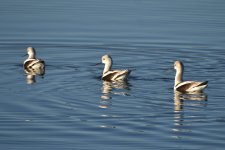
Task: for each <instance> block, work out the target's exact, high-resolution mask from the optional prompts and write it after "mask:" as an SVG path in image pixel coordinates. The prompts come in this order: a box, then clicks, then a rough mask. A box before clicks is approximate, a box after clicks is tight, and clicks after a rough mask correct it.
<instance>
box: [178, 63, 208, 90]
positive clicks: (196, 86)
mask: <svg viewBox="0 0 225 150" xmlns="http://www.w3.org/2000/svg"><path fill="white" fill-rule="evenodd" d="M174 69H175V70H176V75H175V81H174V90H175V91H178V92H181V93H201V92H203V90H204V89H205V88H206V87H207V86H208V81H203V82H200V81H183V72H184V66H183V63H182V62H181V61H175V62H174Z"/></svg>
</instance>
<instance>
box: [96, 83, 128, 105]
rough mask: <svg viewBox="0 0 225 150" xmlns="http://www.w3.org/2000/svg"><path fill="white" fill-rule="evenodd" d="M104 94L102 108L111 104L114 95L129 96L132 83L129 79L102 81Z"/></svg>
mask: <svg viewBox="0 0 225 150" xmlns="http://www.w3.org/2000/svg"><path fill="white" fill-rule="evenodd" d="M101 90H102V95H101V99H102V100H101V105H100V106H99V107H100V108H108V107H109V106H110V105H111V100H110V99H112V97H113V95H121V96H129V90H130V84H129V83H128V82H127V81H114V82H109V81H102V89H101Z"/></svg>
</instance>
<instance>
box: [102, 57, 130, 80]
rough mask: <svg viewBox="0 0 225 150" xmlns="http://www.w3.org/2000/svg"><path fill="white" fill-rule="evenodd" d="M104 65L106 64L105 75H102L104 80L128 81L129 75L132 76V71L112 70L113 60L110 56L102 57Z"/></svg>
mask: <svg viewBox="0 0 225 150" xmlns="http://www.w3.org/2000/svg"><path fill="white" fill-rule="evenodd" d="M102 63H103V64H105V67H104V70H103V73H102V80H106V81H124V80H127V78H128V75H129V74H130V72H131V70H128V69H126V70H111V68H112V64H113V61H112V58H111V57H110V56H109V55H104V56H102Z"/></svg>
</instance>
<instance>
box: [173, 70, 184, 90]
mask: <svg viewBox="0 0 225 150" xmlns="http://www.w3.org/2000/svg"><path fill="white" fill-rule="evenodd" d="M182 81H183V69H180V70H177V71H176V75H175V81H174V82H175V83H174V86H176V85H177V84H179V83H181V82H182Z"/></svg>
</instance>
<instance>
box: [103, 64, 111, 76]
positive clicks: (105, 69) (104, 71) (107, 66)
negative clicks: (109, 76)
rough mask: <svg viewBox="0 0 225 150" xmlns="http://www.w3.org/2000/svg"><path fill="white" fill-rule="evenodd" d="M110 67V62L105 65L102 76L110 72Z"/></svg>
mask: <svg viewBox="0 0 225 150" xmlns="http://www.w3.org/2000/svg"><path fill="white" fill-rule="evenodd" d="M111 67H112V62H107V63H105V67H104V70H103V74H105V73H106V72H108V71H110V70H111Z"/></svg>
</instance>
